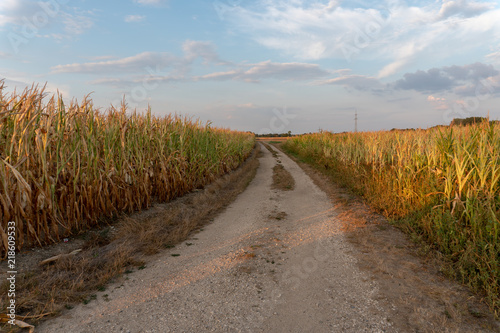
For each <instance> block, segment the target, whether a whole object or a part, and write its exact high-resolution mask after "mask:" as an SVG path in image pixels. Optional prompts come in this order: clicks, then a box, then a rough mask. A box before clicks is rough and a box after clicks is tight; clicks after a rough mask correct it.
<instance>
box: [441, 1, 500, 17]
mask: <svg viewBox="0 0 500 333" xmlns="http://www.w3.org/2000/svg"><path fill="white" fill-rule="evenodd" d="M492 8H494V5H493V4H492V3H484V2H473V1H467V0H443V5H442V6H441V9H440V10H439V15H438V18H439V19H446V18H448V17H450V16H461V17H466V18H467V17H472V16H476V15H480V14H482V13H484V12H486V11H488V10H491V9H492Z"/></svg>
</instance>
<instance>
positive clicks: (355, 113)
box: [354, 108, 358, 133]
mask: <svg viewBox="0 0 500 333" xmlns="http://www.w3.org/2000/svg"><path fill="white" fill-rule="evenodd" d="M357 132H358V109H357V108H354V133H357Z"/></svg>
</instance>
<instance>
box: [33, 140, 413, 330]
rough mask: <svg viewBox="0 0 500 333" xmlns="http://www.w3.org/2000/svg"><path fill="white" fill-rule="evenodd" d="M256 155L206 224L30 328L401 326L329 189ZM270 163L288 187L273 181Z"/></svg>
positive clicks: (288, 165) (291, 165)
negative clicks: (90, 297) (240, 184)
mask: <svg viewBox="0 0 500 333" xmlns="http://www.w3.org/2000/svg"><path fill="white" fill-rule="evenodd" d="M262 153H263V156H262V157H261V158H260V163H261V165H260V168H259V169H258V171H257V175H256V177H255V179H254V180H253V181H252V183H251V184H250V185H249V186H248V188H247V190H246V191H245V192H243V193H242V194H241V195H240V196H239V197H238V198H237V199H236V200H235V201H234V202H233V203H232V204H231V205H230V206H229V207H228V208H227V209H226V210H225V211H224V212H223V213H222V214H220V215H219V216H218V217H217V218H216V219H215V220H214V221H213V222H212V223H211V224H209V225H208V226H206V227H205V228H204V230H202V231H201V232H199V233H198V234H196V235H194V236H193V237H192V238H191V239H189V240H188V241H186V242H184V243H182V244H179V245H177V246H176V247H175V248H173V249H169V250H166V251H164V252H162V253H161V254H160V255H157V256H155V257H154V258H153V259H152V260H151V261H150V262H149V263H148V264H147V267H146V268H145V269H143V270H139V271H136V272H134V273H132V274H130V275H128V279H126V280H125V281H123V283H119V284H115V285H110V286H108V288H107V290H105V291H103V292H100V293H99V294H98V295H97V298H96V300H95V301H92V302H90V303H89V304H86V305H83V304H81V305H78V306H76V307H75V308H74V309H72V310H70V311H68V312H67V313H66V314H64V315H63V316H61V317H59V318H56V319H54V320H52V321H48V322H45V323H43V324H42V325H41V326H40V327H37V329H36V332H51V333H55V332H65V333H66V332H74V333H76V332H109V333H111V332H207V331H214V332H404V331H405V330H404V329H403V328H402V327H397V325H398V324H397V321H393V320H391V318H390V317H391V313H392V311H393V310H394V309H392V308H390V306H389V305H388V304H387V302H384V305H383V304H382V302H378V301H377V299H380V294H379V285H378V284H377V282H375V281H374V280H373V279H372V278H371V277H370V276H369V273H367V272H366V271H361V270H360V269H359V268H358V266H357V264H356V259H355V256H353V255H351V254H352V253H353V251H356V250H355V249H354V248H353V247H352V245H351V244H350V243H349V242H347V241H346V239H345V235H344V234H343V233H342V232H341V227H342V226H341V223H340V221H338V220H337V216H336V211H335V210H334V209H333V206H332V204H331V201H330V200H329V198H328V197H327V195H326V194H325V193H324V192H322V191H321V190H320V189H319V188H318V187H317V186H316V185H314V183H313V182H312V181H311V179H310V178H309V177H308V176H307V175H306V174H305V173H304V172H303V171H302V169H301V168H300V167H299V166H298V165H297V164H296V163H295V162H293V161H292V160H290V159H289V158H288V157H287V156H284V155H283V154H282V153H280V154H279V155H278V157H277V158H274V157H273V156H272V155H271V153H270V152H269V151H268V150H266V149H262ZM278 161H280V162H278ZM276 163H281V164H282V165H283V166H284V168H285V169H286V170H288V171H289V172H290V173H291V175H292V176H293V178H294V179H295V188H294V189H293V190H291V191H281V190H273V189H271V183H272V175H273V170H272V168H273V167H274V166H275V165H276Z"/></svg>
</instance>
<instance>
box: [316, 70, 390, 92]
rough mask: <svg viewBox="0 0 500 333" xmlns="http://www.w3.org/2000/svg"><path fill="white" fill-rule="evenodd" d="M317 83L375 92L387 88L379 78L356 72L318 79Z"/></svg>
mask: <svg viewBox="0 0 500 333" xmlns="http://www.w3.org/2000/svg"><path fill="white" fill-rule="evenodd" d="M315 84H318V85H325V84H333V85H341V86H344V87H346V88H354V89H356V90H361V91H371V92H374V93H380V92H381V91H382V90H384V89H385V86H384V85H383V84H382V83H381V82H380V81H379V80H378V79H377V78H374V77H370V76H366V75H355V74H348V75H341V76H339V77H336V78H333V79H328V80H323V81H317V82H315Z"/></svg>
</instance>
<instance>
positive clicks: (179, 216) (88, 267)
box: [0, 145, 260, 332]
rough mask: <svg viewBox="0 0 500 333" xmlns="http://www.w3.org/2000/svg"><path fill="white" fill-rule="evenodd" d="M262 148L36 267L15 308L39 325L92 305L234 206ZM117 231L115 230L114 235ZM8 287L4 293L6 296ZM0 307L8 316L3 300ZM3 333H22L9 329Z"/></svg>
mask: <svg viewBox="0 0 500 333" xmlns="http://www.w3.org/2000/svg"><path fill="white" fill-rule="evenodd" d="M258 147H259V146H258V145H257V147H256V148H255V149H254V151H253V152H252V154H251V155H250V157H249V158H247V160H246V161H245V162H243V163H242V165H241V166H240V167H239V168H238V169H236V170H234V171H232V172H230V173H228V174H226V175H224V176H222V177H220V178H218V179H216V180H215V181H214V182H212V183H211V184H209V185H207V186H205V187H204V188H203V189H199V190H196V191H194V192H192V193H189V194H186V195H184V196H183V197H179V198H177V199H175V200H173V201H171V202H169V203H162V204H155V205H153V207H152V208H150V209H148V210H146V211H142V212H138V213H135V214H132V215H129V216H125V215H122V216H121V217H120V218H119V219H118V220H117V221H116V222H115V223H114V224H113V225H112V226H111V227H107V228H104V229H102V230H92V231H90V232H88V233H87V234H86V235H85V238H86V241H85V244H84V246H83V250H82V251H81V252H79V253H78V254H76V255H74V256H69V257H64V258H62V259H60V260H57V261H54V262H53V263H52V264H48V265H44V266H38V267H33V269H32V270H30V271H26V272H23V273H22V274H19V275H18V276H17V280H16V289H17V292H16V306H17V313H18V315H20V316H21V318H29V319H27V320H26V321H27V322H29V323H32V324H37V323H38V322H40V321H41V320H45V319H47V318H52V317H54V316H57V315H59V314H61V312H62V311H64V309H70V308H72V307H73V306H74V305H75V304H76V303H84V304H87V303H89V302H91V301H92V300H93V299H95V292H96V291H102V290H105V288H106V285H107V284H108V283H110V282H112V281H114V280H116V279H119V278H120V276H122V274H124V273H132V272H133V268H136V269H138V270H141V269H144V268H145V267H146V261H147V256H148V255H152V254H156V253H158V252H160V251H162V250H164V249H168V248H173V247H175V245H176V244H178V243H180V242H182V241H184V240H186V239H187V238H188V236H189V235H190V234H192V233H193V232H196V231H197V230H198V231H199V230H201V227H202V226H203V225H204V224H207V223H210V221H213V219H214V217H215V216H216V215H217V214H218V213H219V212H220V211H221V209H222V208H224V207H225V206H227V205H228V204H229V203H231V202H232V201H233V200H234V199H235V198H236V197H237V195H238V194H239V193H241V192H242V191H243V190H244V189H245V188H246V187H247V186H248V184H250V182H251V180H252V179H253V178H254V176H255V173H256V170H257V167H258V165H259V161H258V159H257V156H258V155H259V152H260V151H259V148H258ZM111 229H112V231H111ZM7 288H8V286H7V284H6V283H3V284H2V286H1V287H0V293H2V294H5V293H6V291H7ZM1 302H2V304H0V306H1V309H2V311H5V308H6V306H7V304H6V303H5V301H4V299H3V298H2V300H1ZM0 327H1V328H2V332H3V331H5V330H9V329H10V332H18V331H19V329H17V328H12V327H10V325H3V326H0Z"/></svg>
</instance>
